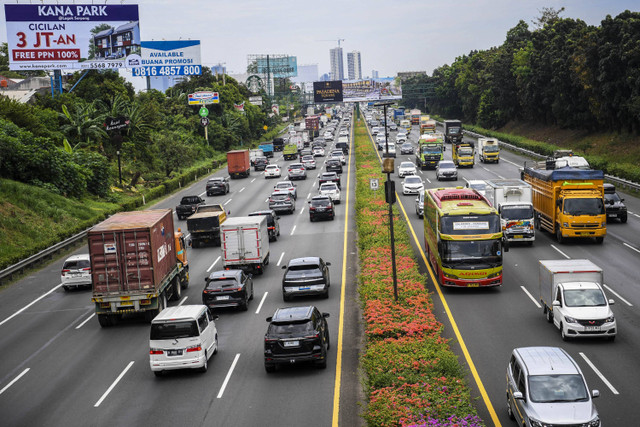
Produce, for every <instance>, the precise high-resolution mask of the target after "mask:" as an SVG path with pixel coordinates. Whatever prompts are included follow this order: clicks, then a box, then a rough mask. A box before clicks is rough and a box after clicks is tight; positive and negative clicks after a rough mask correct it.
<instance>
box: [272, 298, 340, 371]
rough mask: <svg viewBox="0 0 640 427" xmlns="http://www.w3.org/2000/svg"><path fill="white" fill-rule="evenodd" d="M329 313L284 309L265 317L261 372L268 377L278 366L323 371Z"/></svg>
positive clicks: (311, 307)
mask: <svg viewBox="0 0 640 427" xmlns="http://www.w3.org/2000/svg"><path fill="white" fill-rule="evenodd" d="M327 317H329V313H320V311H319V310H318V309H317V308H316V307H314V306H307V307H286V308H279V309H277V310H276V312H275V313H274V315H273V316H271V317H267V322H269V327H268V328H267V333H266V334H265V335H264V369H265V370H266V371H267V372H269V373H271V372H274V371H275V370H276V369H277V367H278V366H279V365H294V364H298V363H301V362H311V363H313V364H315V365H316V366H317V367H319V368H320V369H324V368H326V367H327V351H328V350H329V348H330V347H331V343H330V341H329V325H328V324H327Z"/></svg>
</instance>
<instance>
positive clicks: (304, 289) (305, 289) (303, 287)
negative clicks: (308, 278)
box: [298, 286, 311, 291]
mask: <svg viewBox="0 0 640 427" xmlns="http://www.w3.org/2000/svg"><path fill="white" fill-rule="evenodd" d="M309 289H311V288H310V287H309V286H298V290H299V291H308V290H309Z"/></svg>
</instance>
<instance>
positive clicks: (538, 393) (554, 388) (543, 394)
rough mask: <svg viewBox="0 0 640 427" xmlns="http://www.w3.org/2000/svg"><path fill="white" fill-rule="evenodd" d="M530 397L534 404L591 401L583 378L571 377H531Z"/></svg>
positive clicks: (578, 376)
mask: <svg viewBox="0 0 640 427" xmlns="http://www.w3.org/2000/svg"><path fill="white" fill-rule="evenodd" d="M529 395H530V396H531V400H532V401H533V402H539V403H552V402H580V401H583V402H584V401H587V400H589V395H588V394H587V388H586V386H585V383H584V380H583V379H582V376H580V375H577V374H571V375H531V376H529Z"/></svg>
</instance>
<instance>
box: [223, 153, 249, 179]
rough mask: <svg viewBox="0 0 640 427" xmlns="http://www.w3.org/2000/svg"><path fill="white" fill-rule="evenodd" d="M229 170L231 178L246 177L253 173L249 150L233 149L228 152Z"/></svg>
mask: <svg viewBox="0 0 640 427" xmlns="http://www.w3.org/2000/svg"><path fill="white" fill-rule="evenodd" d="M227 170H228V171H229V176H230V177H231V178H240V177H242V178H246V177H248V176H249V175H251V161H250V160H249V150H231V151H228V152H227Z"/></svg>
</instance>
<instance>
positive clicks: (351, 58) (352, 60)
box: [347, 50, 362, 80]
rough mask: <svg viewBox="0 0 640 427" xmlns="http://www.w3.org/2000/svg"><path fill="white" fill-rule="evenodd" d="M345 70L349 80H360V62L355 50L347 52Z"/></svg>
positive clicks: (358, 53)
mask: <svg viewBox="0 0 640 427" xmlns="http://www.w3.org/2000/svg"><path fill="white" fill-rule="evenodd" d="M347 71H348V75H349V80H356V79H357V80H362V62H361V59H360V52H358V51H357V50H354V51H353V52H349V53H347Z"/></svg>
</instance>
